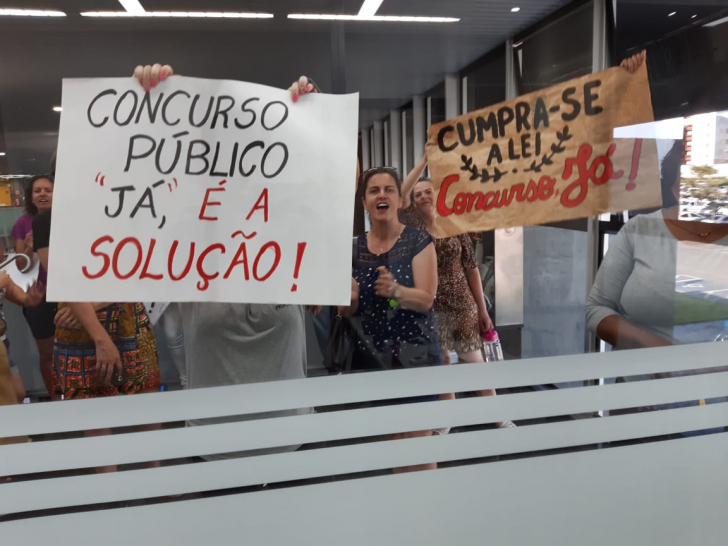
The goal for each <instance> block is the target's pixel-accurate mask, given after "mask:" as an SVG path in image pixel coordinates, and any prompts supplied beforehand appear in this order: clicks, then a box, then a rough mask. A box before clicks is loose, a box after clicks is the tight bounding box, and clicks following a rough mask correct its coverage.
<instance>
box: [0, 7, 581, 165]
mask: <svg viewBox="0 0 728 546" xmlns="http://www.w3.org/2000/svg"><path fill="white" fill-rule="evenodd" d="M361 1H362V0H244V1H240V0H204V2H203V1H202V0H142V4H143V5H144V6H145V8H146V9H147V10H162V11H166V10H188V11H199V10H206V11H265V12H271V13H274V14H275V18H274V19H272V20H200V19H189V20H177V19H156V18H155V19H128V18H123V19H91V18H85V17H81V16H80V15H79V13H80V12H81V11H85V10H121V6H120V4H119V3H118V2H117V1H116V0H0V7H15V8H17V7H21V6H22V7H24V8H27V9H58V10H63V11H65V12H67V13H68V17H65V18H58V19H55V18H54V19H52V20H51V19H39V18H0V50H2V51H3V52H4V53H3V55H1V56H0V74H1V75H2V77H0V108H1V109H2V117H3V121H4V127H5V133H6V144H7V147H8V151H9V152H10V151H11V149H12V148H13V147H15V148H16V153H14V154H11V153H9V154H8V159H9V160H10V163H11V168H12V169H13V170H21V169H23V170H26V171H27V170H28V169H30V168H32V167H33V166H32V164H30V163H28V158H30V157H31V156H33V155H34V154H35V155H42V154H44V153H45V152H46V151H47V149H48V148H52V147H53V145H54V144H53V142H54V135H55V132H56V131H57V128H58V115H57V114H56V113H54V112H52V110H51V107H52V106H53V105H55V104H59V103H60V100H61V79H62V78H64V77H102V76H120V75H126V74H131V72H132V70H133V67H134V66H135V65H136V64H140V63H144V64H145V63H153V62H163V63H169V64H172V65H173V66H174V67H175V69H176V70H177V72H179V73H182V74H189V75H193V76H199V77H209V78H228V79H236V80H246V81H255V82H259V83H263V84H267V85H273V86H278V87H282V86H286V85H288V83H289V82H291V81H292V80H293V79H295V78H296V77H298V76H299V75H300V74H309V75H311V76H313V77H314V78H315V79H316V81H317V82H318V83H319V84H320V85H321V87H322V88H323V89H325V90H326V89H328V90H330V89H332V81H333V78H334V75H335V74H337V75H339V76H341V78H343V79H344V81H345V88H346V90H347V91H359V92H360V96H361V122H362V123H363V124H365V125H366V124H369V123H371V121H372V120H373V119H376V118H380V117H382V116H384V115H386V113H387V111H388V110H389V109H390V108H397V107H400V106H402V105H404V104H405V103H407V102H408V101H410V100H411V97H412V96H413V95H416V94H420V93H424V92H425V91H426V90H427V89H429V88H431V87H432V86H433V85H435V84H437V83H438V82H441V81H442V80H443V78H444V75H445V74H446V73H448V72H455V71H457V70H458V69H460V68H462V67H463V66H465V65H466V64H468V63H469V62H471V61H473V60H475V59H476V58H478V57H480V56H481V55H483V54H485V53H486V52H487V51H489V50H490V49H492V48H493V47H495V46H497V45H498V44H500V43H502V42H503V41H504V40H505V39H506V38H508V37H509V36H512V35H514V34H516V33H518V32H519V31H522V30H524V29H526V28H527V27H528V26H530V25H531V24H533V23H535V22H537V21H538V20H540V19H541V18H543V17H544V16H546V15H548V14H549V13H551V12H553V11H555V10H556V9H558V8H559V7H561V6H563V5H564V4H565V3H567V0H448V1H447V2H443V1H442V0H439V1H434V0H384V2H383V4H382V7H381V9H380V12H379V13H380V14H395V15H430V16H448V17H460V18H461V21H460V22H459V23H455V24H442V25H436V24H402V23H370V22H366V23H365V22H352V23H331V22H313V21H293V20H289V19H287V18H286V14H288V13H291V12H303V13H320V12H324V13H347V14H354V13H357V12H358V9H359V7H360V6H361ZM514 2H517V3H518V5H519V6H520V7H521V8H522V9H521V11H520V12H519V13H511V12H510V8H511V7H512V6H513V5H514ZM332 44H339V45H341V46H343V47H341V48H340V49H337V53H341V54H342V55H341V57H340V58H339V56H338V55H336V56H335V55H332V47H333V46H332ZM337 48H338V45H337ZM9 75H11V76H9ZM33 142H37V145H33ZM21 150H24V151H23V152H22V153H21ZM36 159H37V160H38V158H36Z"/></svg>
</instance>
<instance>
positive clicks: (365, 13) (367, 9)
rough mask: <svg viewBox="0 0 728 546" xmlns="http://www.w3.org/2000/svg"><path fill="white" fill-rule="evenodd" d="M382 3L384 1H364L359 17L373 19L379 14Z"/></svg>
mask: <svg viewBox="0 0 728 546" xmlns="http://www.w3.org/2000/svg"><path fill="white" fill-rule="evenodd" d="M382 2H383V0H364V3H363V4H362V5H361V9H360V10H359V17H371V16H372V15H374V14H375V13H377V10H378V9H379V6H381V5H382Z"/></svg>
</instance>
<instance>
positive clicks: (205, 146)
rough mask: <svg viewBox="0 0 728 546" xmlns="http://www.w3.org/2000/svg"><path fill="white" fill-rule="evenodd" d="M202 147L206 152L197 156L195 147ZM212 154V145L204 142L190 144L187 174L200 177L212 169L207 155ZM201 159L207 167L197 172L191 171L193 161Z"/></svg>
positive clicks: (195, 141) (196, 141)
mask: <svg viewBox="0 0 728 546" xmlns="http://www.w3.org/2000/svg"><path fill="white" fill-rule="evenodd" d="M197 145H201V146H202V147H203V149H204V152H202V153H199V154H196V153H194V149H195V146H197ZM209 153H210V145H209V144H208V143H207V142H205V141H204V140H193V141H191V142H190V145H189V148H187V166H186V167H185V174H191V175H199V174H204V173H206V172H207V170H208V169H209V168H210V161H209V160H208V159H207V154H209ZM193 159H200V160H202V161H204V163H205V166H204V167H202V168H201V169H199V170H197V171H192V170H190V169H191V167H192V160H193Z"/></svg>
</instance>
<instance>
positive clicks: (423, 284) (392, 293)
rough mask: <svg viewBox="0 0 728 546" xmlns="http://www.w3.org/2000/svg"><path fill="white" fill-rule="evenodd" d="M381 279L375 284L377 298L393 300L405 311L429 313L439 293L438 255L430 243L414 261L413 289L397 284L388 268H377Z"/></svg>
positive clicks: (433, 245)
mask: <svg viewBox="0 0 728 546" xmlns="http://www.w3.org/2000/svg"><path fill="white" fill-rule="evenodd" d="M377 271H379V277H378V278H377V281H376V283H375V284H374V287H375V291H376V294H377V296H380V297H383V298H392V299H394V300H396V301H397V303H398V304H399V305H400V306H401V307H402V308H403V309H409V310H410V311H417V312H419V313H427V312H428V311H429V310H430V309H432V304H433V303H434V301H435V294H436V293H437V255H436V254H435V244H434V243H430V244H429V245H427V246H426V247H425V248H424V249H423V250H422V251H421V252H420V253H419V254H417V255H416V256H415V257H414V259H413V260H412V274H413V276H414V281H415V285H414V287H412V288H409V287H406V286H402V285H400V284H399V283H397V282H396V281H395V279H394V275H392V274H391V273H390V272H389V271H387V268H386V267H379V268H377Z"/></svg>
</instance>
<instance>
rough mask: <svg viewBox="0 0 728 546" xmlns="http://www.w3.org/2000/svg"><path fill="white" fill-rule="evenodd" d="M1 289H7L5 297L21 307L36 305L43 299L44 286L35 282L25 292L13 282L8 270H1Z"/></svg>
mask: <svg viewBox="0 0 728 546" xmlns="http://www.w3.org/2000/svg"><path fill="white" fill-rule="evenodd" d="M0 290H5V299H7V300H8V301H9V302H12V303H14V304H15V305H20V306H21V307H35V306H36V305H38V304H40V302H41V301H43V294H44V290H43V287H42V286H38V285H37V284H34V285H33V286H31V287H30V288H29V289H28V291H27V292H25V291H24V290H23V289H22V288H20V287H19V286H18V285H17V284H15V283H14V282H13V279H11V278H10V275H8V273H7V272H6V271H0Z"/></svg>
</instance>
